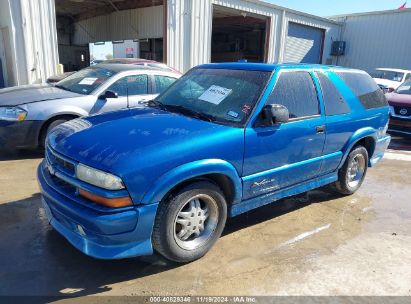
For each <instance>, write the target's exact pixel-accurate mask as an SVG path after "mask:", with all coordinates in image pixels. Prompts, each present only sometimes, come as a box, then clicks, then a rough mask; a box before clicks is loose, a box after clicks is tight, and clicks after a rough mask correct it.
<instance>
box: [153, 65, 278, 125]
mask: <svg viewBox="0 0 411 304" xmlns="http://www.w3.org/2000/svg"><path fill="white" fill-rule="evenodd" d="M270 75H271V72H264V71H248V70H227V69H202V68H197V69H193V70H191V71H190V72H188V73H187V74H186V75H184V76H183V77H182V78H180V79H179V80H178V81H176V82H175V83H174V85H172V86H171V87H170V88H169V89H168V90H167V91H165V92H164V93H163V94H162V95H160V96H159V97H157V99H156V100H155V102H157V104H159V105H161V106H162V107H164V108H165V109H166V110H170V111H178V112H181V113H182V114H185V115H191V116H195V117H197V118H200V119H201V118H206V119H207V120H210V121H215V122H218V123H223V124H230V125H242V124H244V123H245V122H246V120H247V118H248V117H249V116H250V114H251V112H252V110H253V108H254V106H255V104H256V102H257V100H258V99H259V97H260V95H261V93H262V91H263V89H264V88H265V86H266V84H267V81H268V79H269V78H270Z"/></svg>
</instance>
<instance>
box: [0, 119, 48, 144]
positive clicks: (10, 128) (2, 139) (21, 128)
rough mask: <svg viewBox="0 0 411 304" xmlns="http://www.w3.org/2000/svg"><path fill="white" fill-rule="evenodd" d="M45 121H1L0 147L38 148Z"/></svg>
mask: <svg viewBox="0 0 411 304" xmlns="http://www.w3.org/2000/svg"><path fill="white" fill-rule="evenodd" d="M42 123H43V121H41V120H31V121H30V120H27V121H5V120H0V147H6V148H36V147H37V146H38V138H39V134H40V129H41V126H42Z"/></svg>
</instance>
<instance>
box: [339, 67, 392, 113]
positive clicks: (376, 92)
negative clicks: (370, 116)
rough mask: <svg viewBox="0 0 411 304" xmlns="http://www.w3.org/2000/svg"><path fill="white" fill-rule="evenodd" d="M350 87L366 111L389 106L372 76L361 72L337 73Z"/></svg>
mask: <svg viewBox="0 0 411 304" xmlns="http://www.w3.org/2000/svg"><path fill="white" fill-rule="evenodd" d="M335 73H336V74H337V75H338V76H340V78H341V79H342V80H344V82H345V83H346V84H347V85H348V86H349V87H350V89H351V91H352V92H353V93H354V94H355V95H356V96H357V97H358V99H359V100H360V101H361V103H362V105H363V106H364V108H366V109H373V108H381V107H385V106H387V105H388V104H387V100H386V99H385V96H384V93H383V92H382V90H381V89H380V87H379V86H378V85H377V84H376V83H375V81H374V79H372V78H371V76H370V75H368V74H366V73H361V72H335Z"/></svg>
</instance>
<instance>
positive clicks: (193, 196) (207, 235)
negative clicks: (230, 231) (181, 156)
mask: <svg viewBox="0 0 411 304" xmlns="http://www.w3.org/2000/svg"><path fill="white" fill-rule="evenodd" d="M226 218H227V205H226V201H225V198H224V195H223V193H222V192H221V190H220V189H219V188H218V187H217V186H216V185H214V184H212V183H210V182H196V183H193V184H191V185H189V186H187V187H185V188H183V189H182V190H180V191H178V192H177V193H176V194H175V195H174V196H171V198H169V199H166V200H164V201H162V202H161V203H160V205H159V209H158V212H157V216H156V220H155V224H154V231H153V246H154V248H155V250H156V251H158V252H159V253H160V254H161V255H163V256H164V257H166V258H167V259H169V260H172V261H175V262H180V263H185V262H191V261H194V260H196V259H199V258H201V257H202V256H203V255H205V254H206V253H207V252H208V251H209V250H210V248H211V247H212V246H213V245H214V243H215V242H216V241H217V239H218V238H219V237H220V235H221V233H222V232H223V229H224V226H225V221H226Z"/></svg>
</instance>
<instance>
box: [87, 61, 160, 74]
mask: <svg viewBox="0 0 411 304" xmlns="http://www.w3.org/2000/svg"><path fill="white" fill-rule="evenodd" d="M89 68H91V69H92V68H102V69H108V70H112V71H114V72H117V73H118V72H123V71H130V70H152V71H161V69H158V68H154V67H146V66H142V65H134V64H117V63H99V64H96V65H93V66H90V67H89Z"/></svg>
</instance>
